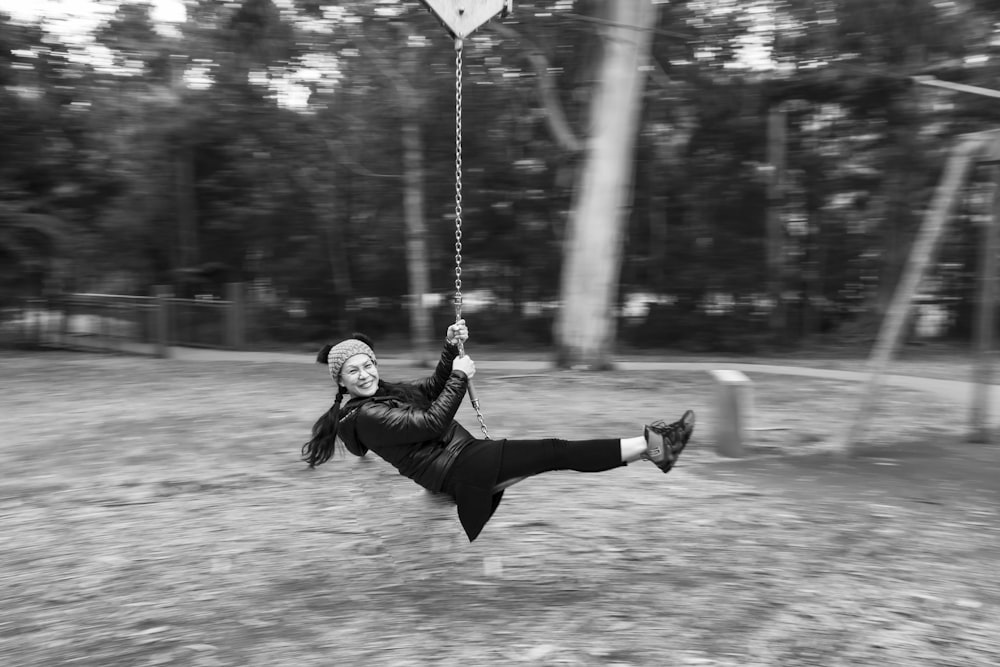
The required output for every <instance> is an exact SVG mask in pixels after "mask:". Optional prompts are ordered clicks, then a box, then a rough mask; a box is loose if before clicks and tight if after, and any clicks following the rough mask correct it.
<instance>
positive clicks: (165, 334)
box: [153, 285, 171, 359]
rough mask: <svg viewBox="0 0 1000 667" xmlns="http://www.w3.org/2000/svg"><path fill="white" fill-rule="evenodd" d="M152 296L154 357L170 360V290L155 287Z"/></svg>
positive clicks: (160, 286) (163, 287)
mask: <svg viewBox="0 0 1000 667" xmlns="http://www.w3.org/2000/svg"><path fill="white" fill-rule="evenodd" d="M153 296H154V298H155V299H156V301H155V304H156V307H155V310H154V311H153V313H154V317H153V321H154V328H153V337H154V339H155V344H156V356H158V357H160V358H161V359H169V358H170V297H171V292H170V288H169V287H167V286H165V285H157V286H156V287H154V288H153Z"/></svg>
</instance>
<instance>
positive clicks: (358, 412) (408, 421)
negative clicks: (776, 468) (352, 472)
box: [302, 320, 695, 542]
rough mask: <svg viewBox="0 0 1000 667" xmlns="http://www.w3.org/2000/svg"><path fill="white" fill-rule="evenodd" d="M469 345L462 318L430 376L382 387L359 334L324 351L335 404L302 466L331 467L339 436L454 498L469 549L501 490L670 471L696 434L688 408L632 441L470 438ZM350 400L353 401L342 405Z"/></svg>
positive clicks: (321, 358) (360, 452) (357, 451)
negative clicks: (561, 478)
mask: <svg viewBox="0 0 1000 667" xmlns="http://www.w3.org/2000/svg"><path fill="white" fill-rule="evenodd" d="M468 338H469V330H468V328H467V327H466V324H465V320H459V321H458V322H456V323H455V324H452V325H451V326H449V327H448V332H447V335H446V336H445V347H444V351H442V353H441V358H440V360H439V361H438V364H437V368H436V369H435V371H434V374H433V375H431V376H430V377H428V378H425V379H424V380H421V381H418V382H413V383H389V382H385V381H384V380H382V379H381V378H380V377H379V370H378V360H377V359H376V357H375V351H374V349H373V346H372V342H371V341H370V340H369V339H368V338H367V337H365V336H363V335H361V334H354V336H353V337H352V338H348V339H347V340H344V341H341V342H340V343H337V344H336V345H327V346H326V347H324V348H323V349H322V350H320V352H319V355H318V356H317V357H316V361H317V362H318V363H322V364H326V365H327V367H328V368H329V370H330V376H331V377H332V378H333V380H334V382H336V384H337V396H336V398H335V399H334V402H333V405H332V406H331V407H330V409H329V411H328V412H327V413H326V414H324V415H323V416H322V417H320V418H319V420H317V421H316V424H315V425H314V426H313V430H312V439H311V440H310V441H309V442H307V443H306V444H305V445H303V447H302V457H303V460H305V461H306V462H308V463H309V467H311V468H312V467H315V466H318V465H320V464H322V463H324V462H326V461H327V460H328V459H329V458H330V456H331V455H332V454H333V451H334V446H335V443H336V440H337V439H338V437H339V438H340V440H342V441H343V444H344V446H345V447H346V448H347V450H348V451H349V452H351V453H352V454H354V455H355V456H364V455H365V454H366V453H367V452H368V450H369V449H370V450H372V451H374V452H375V453H376V454H378V455H379V456H380V457H382V458H383V459H385V460H386V461H388V462H389V463H391V464H392V465H393V466H395V467H396V469H397V470H398V471H399V472H400V474H402V475H405V476H406V477H409V478H410V479H412V480H413V481H415V482H416V483H417V484H419V485H420V486H422V487H424V488H425V489H427V490H429V491H433V492H435V493H437V492H444V493H446V494H448V495H449V496H451V497H452V498H453V499H454V500H455V502H456V504H457V505H458V517H459V520H460V521H461V523H462V527H463V528H464V529H465V533H466V535H468V537H469V541H470V542H471V541H473V540H475V539H476V537H478V536H479V533H480V532H481V531H482V529H483V527H484V526H485V525H486V522H487V521H489V519H490V517H491V516H492V515H493V513H494V512H495V511H496V508H497V506H498V505H499V504H500V500H501V499H502V498H503V489H504V487H505V485H509V484H511V483H513V482H514V481H517V480H518V479H520V478H523V477H527V476H530V475H537V474H539V473H543V472H549V471H552V470H576V471H579V472H601V471H604V470H611V469H612V468H617V467H619V466H623V465H626V464H628V463H631V462H632V461H637V460H639V459H647V460H649V461H651V462H653V463H654V464H655V465H656V466H657V467H658V468H659V469H660V470H662V471H663V472H669V471H670V469H671V468H673V466H674V463H675V462H676V461H677V457H678V456H679V455H680V453H681V451H682V450H683V449H684V446H685V445H686V444H687V442H688V439H689V438H690V437H691V433H692V431H693V430H694V422H695V419H694V413H693V412H691V411H690V410H688V411H687V412H685V413H684V415H683V416H682V417H681V418H680V419H679V420H678V421H676V422H673V423H671V424H665V423H663V422H662V421H658V422H654V423H652V424H650V425H648V426H646V427H645V428H644V430H643V435H642V436H636V437H631V438H621V439H618V438H615V439H595V440H576V441H568V440H561V439H554V438H550V439H543V440H482V439H478V438H474V437H473V436H472V435H471V434H470V433H469V432H468V431H467V430H465V428H463V427H462V425H461V424H459V423H458V422H457V421H455V414H456V413H457V412H458V409H459V407H460V406H461V404H462V399H463V398H464V397H465V392H466V390H467V388H468V385H469V380H471V379H472V378H473V376H474V375H475V374H476V365H475V364H474V363H473V361H472V359H471V358H470V357H468V356H467V355H463V356H459V355H458V352H459V344H460V343H461V344H464V342H465V341H466V340H468ZM345 395H348V396H350V398H349V399H348V401H347V403H346V404H344V405H343V406H341V405H340V403H341V400H342V399H343V397H344V396H345Z"/></svg>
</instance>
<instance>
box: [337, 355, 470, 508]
mask: <svg viewBox="0 0 1000 667" xmlns="http://www.w3.org/2000/svg"><path fill="white" fill-rule="evenodd" d="M457 355H458V347H457V346H453V345H445V348H444V350H443V351H442V352H441V358H440V359H439V360H438V364H437V368H436V369H435V370H434V374H433V375H431V376H430V377H428V378H425V379H424V380H421V381H419V382H415V383H413V388H415V389H416V390H417V391H419V392H420V393H421V394H423V395H424V396H425V397H426V398H427V400H428V401H430V406H429V407H427V408H421V407H416V406H414V405H413V404H412V403H410V402H409V401H406V400H403V399H400V398H394V397H392V396H390V395H387V393H386V391H385V388H384V385H382V384H381V383H380V387H379V390H378V392H376V394H375V395H374V396H371V397H368V398H352V399H351V400H350V401H348V402H347V403H346V404H345V405H344V407H343V408H342V410H341V414H342V415H343V416H342V417H341V419H340V424H339V425H338V429H337V430H338V434H339V435H340V437H341V439H342V440H343V441H344V445H345V446H346V447H347V448H348V449H349V450H350V451H351V452H352V453H355V454H358V455H364V453H365V452H366V451H367V450H369V449H370V450H372V451H373V452H375V453H376V454H378V455H379V456H380V457H382V458H383V459H385V460H386V461H388V462H389V463H391V464H392V465H393V466H395V468H396V469H397V470H399V472H400V474H402V475H405V476H406V477H409V478H410V479H412V480H413V481H415V482H416V483H417V484H419V485H420V486H422V487H424V488H425V489H428V490H429V491H434V492H438V491H441V489H442V486H443V484H444V480H445V476H446V475H447V474H448V471H449V470H450V469H451V466H452V464H453V463H454V462H455V457H457V456H458V453H459V452H460V451H462V449H463V448H465V446H466V445H468V444H469V443H470V442H472V441H473V440H475V438H473V437H472V435H471V434H470V433H469V432H468V431H466V430H465V428H464V427H462V425H461V424H459V423H458V422H456V421H455V414H456V413H457V412H458V409H459V407H460V406H461V405H462V399H463V398H464V397H465V392H466V388H467V387H468V382H469V381H468V378H467V377H466V375H465V373H462V372H461V371H452V368H451V363H452V361H453V360H454V359H455V357H456V356H457Z"/></svg>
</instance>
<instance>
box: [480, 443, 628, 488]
mask: <svg viewBox="0 0 1000 667" xmlns="http://www.w3.org/2000/svg"><path fill="white" fill-rule="evenodd" d="M621 465H624V464H623V463H622V456H621V441H620V440H618V439H614V440H610V439H602V440H560V439H556V438H548V439H545V440H504V441H502V445H501V453H500V468H499V470H498V472H497V478H496V479H497V484H502V483H503V482H506V481H508V480H511V479H516V478H518V477H530V476H531V475H538V474H540V473H543V472H551V471H553V470H576V471H577V472H603V471H605V470H611V469H612V468H617V467H619V466H621Z"/></svg>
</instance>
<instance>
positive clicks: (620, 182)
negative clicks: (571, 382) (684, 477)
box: [555, 0, 656, 368]
mask: <svg viewBox="0 0 1000 667" xmlns="http://www.w3.org/2000/svg"><path fill="white" fill-rule="evenodd" d="M606 9H607V13H606V14H605V16H606V17H607V19H608V21H609V23H608V25H607V27H606V28H605V40H604V44H603V56H602V62H601V65H600V71H599V73H598V76H597V83H596V89H595V91H594V95H593V98H592V102H591V107H590V108H591V119H590V122H591V132H590V136H589V140H588V144H587V153H586V162H585V164H584V166H583V171H582V173H581V176H580V182H579V183H578V184H577V187H576V191H575V195H574V201H573V211H572V214H571V216H570V227H569V229H568V230H567V244H566V256H565V258H564V260H563V271H562V284H561V296H562V299H561V300H562V307H561V309H560V311H559V316H558V318H557V321H556V330H555V331H556V334H555V335H556V345H557V361H558V363H559V364H560V365H562V366H573V365H578V364H583V365H587V366H589V367H593V368H606V367H608V366H609V365H610V356H611V352H612V348H613V345H614V340H615V329H616V326H615V304H616V298H617V295H618V280H619V277H620V271H621V257H622V242H623V236H624V228H625V224H626V222H627V220H628V217H629V213H630V207H631V202H630V201H629V194H630V191H631V181H632V164H633V154H632V152H633V147H634V146H635V141H636V134H637V132H638V123H639V119H640V117H641V114H640V109H641V100H642V91H643V88H644V85H645V79H646V77H645V71H646V63H647V61H648V59H649V50H650V43H651V37H652V32H651V30H652V28H653V26H654V25H655V22H656V10H655V8H654V6H653V4H652V3H651V2H649V0H628V1H626V0H622V1H621V2H616V3H613V4H611V5H608V6H607V7H606Z"/></svg>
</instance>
